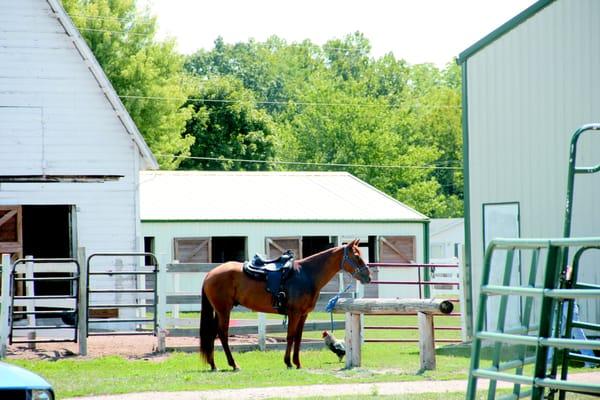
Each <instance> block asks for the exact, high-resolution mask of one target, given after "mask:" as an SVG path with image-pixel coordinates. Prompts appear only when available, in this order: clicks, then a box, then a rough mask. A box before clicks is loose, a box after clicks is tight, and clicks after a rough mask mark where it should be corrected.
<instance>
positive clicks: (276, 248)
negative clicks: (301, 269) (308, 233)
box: [267, 236, 302, 259]
mask: <svg viewBox="0 0 600 400" xmlns="http://www.w3.org/2000/svg"><path fill="white" fill-rule="evenodd" d="M286 250H292V251H293V252H294V256H295V258H296V259H299V258H302V237H300V236H297V237H279V238H267V257H268V258H275V257H279V256H280V255H282V254H283V253H284V252H285V251H286Z"/></svg>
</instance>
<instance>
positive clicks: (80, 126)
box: [0, 0, 140, 284]
mask: <svg viewBox="0 0 600 400" xmlns="http://www.w3.org/2000/svg"><path fill="white" fill-rule="evenodd" d="M17 137H18V138H19V139H18V140H15V138H17ZM139 165H140V155H139V151H138V149H137V147H135V146H134V143H133V141H132V139H131V135H130V134H129V133H128V132H127V131H126V129H125V128H124V126H123V124H122V123H121V122H120V121H119V119H118V117H117V115H116V113H115V111H114V110H113V108H112V106H111V104H110V103H109V101H108V100H107V98H106V96H105V94H104V92H103V89H102V88H101V87H100V86H99V84H98V81H97V80H96V78H95V77H94V75H93V74H92V72H91V70H90V67H89V65H88V63H87V62H86V61H85V60H83V58H82V56H81V54H80V53H79V51H78V50H77V48H76V47H75V45H74V43H73V39H72V38H71V37H69V36H68V35H67V34H66V33H65V31H64V29H63V27H62V26H61V24H60V22H59V21H58V19H57V18H56V17H55V16H54V14H53V13H52V12H51V10H50V7H49V6H48V3H47V2H46V1H44V0H19V1H13V0H0V171H2V175H17V174H41V173H45V174H77V175H83V174H106V175H123V176H124V178H122V179H121V180H119V181H117V182H107V183H61V184H5V183H3V184H1V185H0V204H7V205H12V204H66V205H74V206H76V212H77V229H78V232H77V238H78V244H79V245H80V246H84V247H85V248H86V251H87V253H88V254H89V253H92V252H101V251H117V250H118V251H134V250H137V249H138V246H139V232H140V227H139V206H138V205H139V203H138V201H139V199H138V192H137V186H138V182H139V175H138V172H139ZM121 283H124V284H127V280H123V281H122V282H121Z"/></svg>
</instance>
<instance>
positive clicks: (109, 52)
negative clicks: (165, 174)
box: [63, 0, 194, 169]
mask: <svg viewBox="0 0 600 400" xmlns="http://www.w3.org/2000/svg"><path fill="white" fill-rule="evenodd" d="M63 4H64V6H65V9H66V10H67V12H68V13H69V14H70V15H71V18H72V19H73V21H74V23H75V25H76V26H77V27H78V28H79V30H80V32H81V35H82V36H83V37H84V38H85V40H86V42H87V43H88V45H89V46H90V48H91V49H92V51H93V52H94V55H95V57H96V59H97V60H98V62H99V63H100V65H102V68H103V69H104V72H105V73H106V75H107V76H108V78H109V80H110V81H111V83H112V85H113V87H114V88H115V90H116V91H117V93H118V94H119V95H120V96H121V99H122V101H123V104H124V105H125V107H126V108H127V111H128V112H129V114H130V115H131V117H132V118H133V120H134V121H135V123H136V125H137V127H138V129H139V130H140V132H141V133H142V135H143V136H144V139H145V140H146V142H147V143H148V145H149V146H150V149H152V151H153V152H154V153H155V154H156V155H157V158H158V161H159V163H160V165H161V167H163V168H167V169H173V168H176V167H177V165H178V164H179V163H180V161H181V159H180V158H174V157H163V156H162V155H163V154H169V155H183V156H186V155H189V148H190V146H191V145H192V143H193V140H194V138H193V137H192V136H186V135H182V132H183V131H184V129H185V124H186V121H187V120H188V119H189V118H190V116H191V110H189V109H187V108H186V107H181V105H182V104H183V103H184V102H185V100H186V99H187V97H188V95H189V93H190V90H191V89H192V87H193V86H192V84H191V78H190V77H189V76H187V75H186V74H185V73H184V70H183V62H184V58H183V56H181V55H179V54H178V53H177V52H176V51H175V42H174V41H172V40H168V41H165V42H157V41H156V40H155V38H154V36H155V32H156V20H155V18H153V17H150V16H149V14H148V12H147V11H146V12H140V11H138V10H137V9H136V6H135V1H134V0H93V1H92V0H63Z"/></svg>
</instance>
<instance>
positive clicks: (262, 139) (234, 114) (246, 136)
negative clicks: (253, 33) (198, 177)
mask: <svg viewBox="0 0 600 400" xmlns="http://www.w3.org/2000/svg"><path fill="white" fill-rule="evenodd" d="M186 104H187V105H189V106H191V107H192V109H193V111H194V113H193V116H192V118H191V119H190V120H189V121H188V123H187V126H186V133H187V134H190V135H192V136H193V137H195V138H196V141H195V143H194V144H193V145H192V148H191V154H192V156H193V157H195V158H190V159H187V160H185V161H183V162H182V164H181V166H180V168H182V169H202V170H237V171H239V170H266V169H270V167H271V165H270V164H269V163H268V161H269V160H271V159H272V158H273V151H274V148H273V141H274V131H275V125H274V124H273V121H272V120H271V117H270V116H269V115H268V114H267V112H266V111H264V110H260V109H258V108H257V107H256V102H255V99H254V94H253V92H252V91H251V90H249V89H246V88H244V86H243V85H242V83H241V82H240V81H239V80H237V79H236V78H232V77H227V76H226V77H222V78H221V77H218V78H215V79H211V80H209V81H206V82H203V83H202V84H201V85H200V89H199V91H198V92H197V93H196V94H195V95H194V97H193V98H191V99H190V100H188V102H187V103H186ZM234 159H235V160H244V159H248V160H255V161H263V162H243V161H233V160H234Z"/></svg>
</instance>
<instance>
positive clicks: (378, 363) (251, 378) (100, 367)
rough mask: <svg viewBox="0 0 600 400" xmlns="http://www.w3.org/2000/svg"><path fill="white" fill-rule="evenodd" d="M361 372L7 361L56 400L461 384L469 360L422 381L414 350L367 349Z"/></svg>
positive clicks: (313, 362) (255, 364)
mask: <svg viewBox="0 0 600 400" xmlns="http://www.w3.org/2000/svg"><path fill="white" fill-rule="evenodd" d="M363 352H364V354H363V356H364V363H363V367H362V368H354V369H352V370H344V369H343V366H344V364H343V363H339V362H337V358H336V357H335V356H334V355H333V354H332V353H330V352H329V351H326V350H318V351H303V352H302V354H301V357H302V362H303V369H301V370H295V369H294V370H288V369H287V368H285V366H284V364H283V352H282V351H268V352H257V351H254V352H247V353H236V354H235V355H234V356H235V358H236V361H237V362H238V364H239V365H240V367H241V368H242V369H241V371H239V372H235V373H234V372H231V371H229V370H227V369H225V370H222V371H219V372H216V373H212V372H209V371H208V369H207V367H206V365H204V364H202V363H201V362H200V360H199V358H198V355H197V354H183V353H174V354H173V355H171V356H170V357H169V358H167V359H165V360H163V361H159V362H156V361H151V360H126V359H123V358H121V357H116V356H113V357H104V358H98V359H90V360H73V359H71V360H69V359H64V360H59V361H55V362H49V361H38V360H36V361H31V360H10V362H11V363H14V364H18V365H21V366H24V367H25V368H27V369H30V370H33V371H34V372H36V373H39V374H40V375H42V376H44V377H45V378H46V379H47V380H48V381H50V382H51V383H52V384H53V386H54V388H55V389H56V391H57V393H58V395H59V398H64V397H72V396H84V395H86V396H87V395H100V394H113V393H127V392H131V391H132V390H135V391H150V390H158V391H178V390H208V389H223V388H245V387H266V386H289V385H310V384H328V383H352V382H361V383H368V382H386V381H410V380H421V379H436V380H444V379H462V378H465V377H466V374H467V368H468V359H466V358H456V359H455V358H454V357H451V356H441V357H438V369H437V370H436V371H428V372H426V373H425V374H424V375H422V376H417V375H415V373H416V371H417V370H418V368H419V365H418V363H419V356H418V353H417V349H416V346H410V345H388V344H386V345H380V344H367V345H365V347H364V350H363ZM216 363H217V365H218V366H220V367H221V368H226V367H227V362H226V360H225V357H224V355H223V353H222V352H221V351H218V352H217V353H216Z"/></svg>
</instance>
